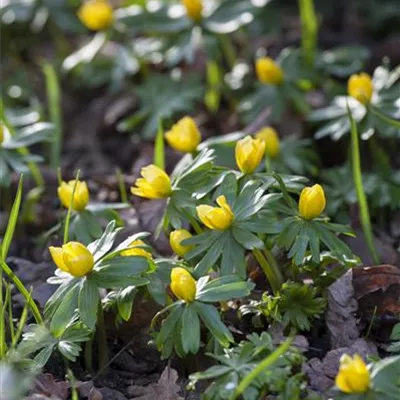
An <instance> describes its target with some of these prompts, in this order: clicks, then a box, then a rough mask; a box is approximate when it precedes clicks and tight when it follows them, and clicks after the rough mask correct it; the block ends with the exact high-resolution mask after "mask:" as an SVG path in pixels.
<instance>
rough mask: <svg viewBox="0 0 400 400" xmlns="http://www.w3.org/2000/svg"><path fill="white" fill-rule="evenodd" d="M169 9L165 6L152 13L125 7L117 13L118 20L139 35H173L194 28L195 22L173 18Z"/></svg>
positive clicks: (134, 7)
mask: <svg viewBox="0 0 400 400" xmlns="http://www.w3.org/2000/svg"><path fill="white" fill-rule="evenodd" d="M168 10H169V7H167V6H164V7H161V8H159V9H157V11H154V12H151V11H148V10H147V9H146V8H144V7H143V8H142V9H138V8H137V6H132V7H123V8H120V9H118V10H117V11H116V13H115V16H116V19H117V20H118V21H119V22H121V23H124V24H125V25H127V26H128V27H132V28H133V29H134V30H135V31H136V32H138V33H148V34H171V33H180V32H182V31H185V30H188V29H189V28H191V27H192V25H193V22H192V21H191V20H190V19H188V18H187V17H186V16H180V17H178V18H172V17H170V16H169V14H168Z"/></svg>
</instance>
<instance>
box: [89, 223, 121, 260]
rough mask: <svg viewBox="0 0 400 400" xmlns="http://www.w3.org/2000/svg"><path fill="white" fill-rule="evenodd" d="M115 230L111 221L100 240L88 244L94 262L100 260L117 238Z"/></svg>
mask: <svg viewBox="0 0 400 400" xmlns="http://www.w3.org/2000/svg"><path fill="white" fill-rule="evenodd" d="M114 229H115V221H111V222H110V223H109V224H108V225H107V226H106V229H105V230H104V233H103V235H102V236H101V237H100V239H98V240H96V241H94V242H93V243H90V244H89V246H88V249H89V250H90V252H91V253H92V254H93V255H94V259H95V261H97V260H100V258H101V257H103V256H104V254H106V253H107V252H108V251H109V250H110V249H111V247H112V245H113V244H114V241H115V237H116V236H117V233H118V232H117V231H116V230H114Z"/></svg>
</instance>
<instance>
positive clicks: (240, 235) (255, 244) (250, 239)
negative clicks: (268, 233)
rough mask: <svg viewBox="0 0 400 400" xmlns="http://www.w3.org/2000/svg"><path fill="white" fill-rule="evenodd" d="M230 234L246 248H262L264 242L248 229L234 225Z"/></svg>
mask: <svg viewBox="0 0 400 400" xmlns="http://www.w3.org/2000/svg"><path fill="white" fill-rule="evenodd" d="M232 235H233V237H234V238H235V240H236V241H237V242H238V243H240V244H241V245H242V246H243V247H244V248H245V249H247V250H253V249H262V248H263V247H264V242H263V241H262V240H261V239H260V238H259V237H258V236H256V235H254V234H253V233H251V232H249V231H248V230H247V231H246V230H244V229H240V228H238V227H235V226H234V227H233V228H232Z"/></svg>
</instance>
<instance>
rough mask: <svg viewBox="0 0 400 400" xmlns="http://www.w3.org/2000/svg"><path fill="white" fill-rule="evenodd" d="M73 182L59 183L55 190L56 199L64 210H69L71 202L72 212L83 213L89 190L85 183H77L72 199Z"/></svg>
mask: <svg viewBox="0 0 400 400" xmlns="http://www.w3.org/2000/svg"><path fill="white" fill-rule="evenodd" d="M75 182H76V181H75V180H72V181H69V182H61V185H60V186H59V187H58V189H57V193H58V198H59V199H60V201H61V203H62V205H63V206H64V207H65V208H69V206H70V204H71V201H72V209H73V210H75V211H83V210H84V209H85V208H86V206H87V204H88V202H89V189H88V187H87V184H86V182H84V181H77V182H76V187H75V193H74V197H73V199H72V193H73V191H74V186H75Z"/></svg>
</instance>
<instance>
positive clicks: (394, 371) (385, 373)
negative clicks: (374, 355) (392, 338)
mask: <svg viewBox="0 0 400 400" xmlns="http://www.w3.org/2000/svg"><path fill="white" fill-rule="evenodd" d="M399 373H400V356H395V357H388V358H385V359H384V360H381V361H378V362H377V363H376V364H375V365H374V366H373V368H372V371H371V380H372V387H373V390H374V392H375V393H376V394H377V396H379V400H381V399H382V400H395V399H398V398H399V396H400V386H399Z"/></svg>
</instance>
